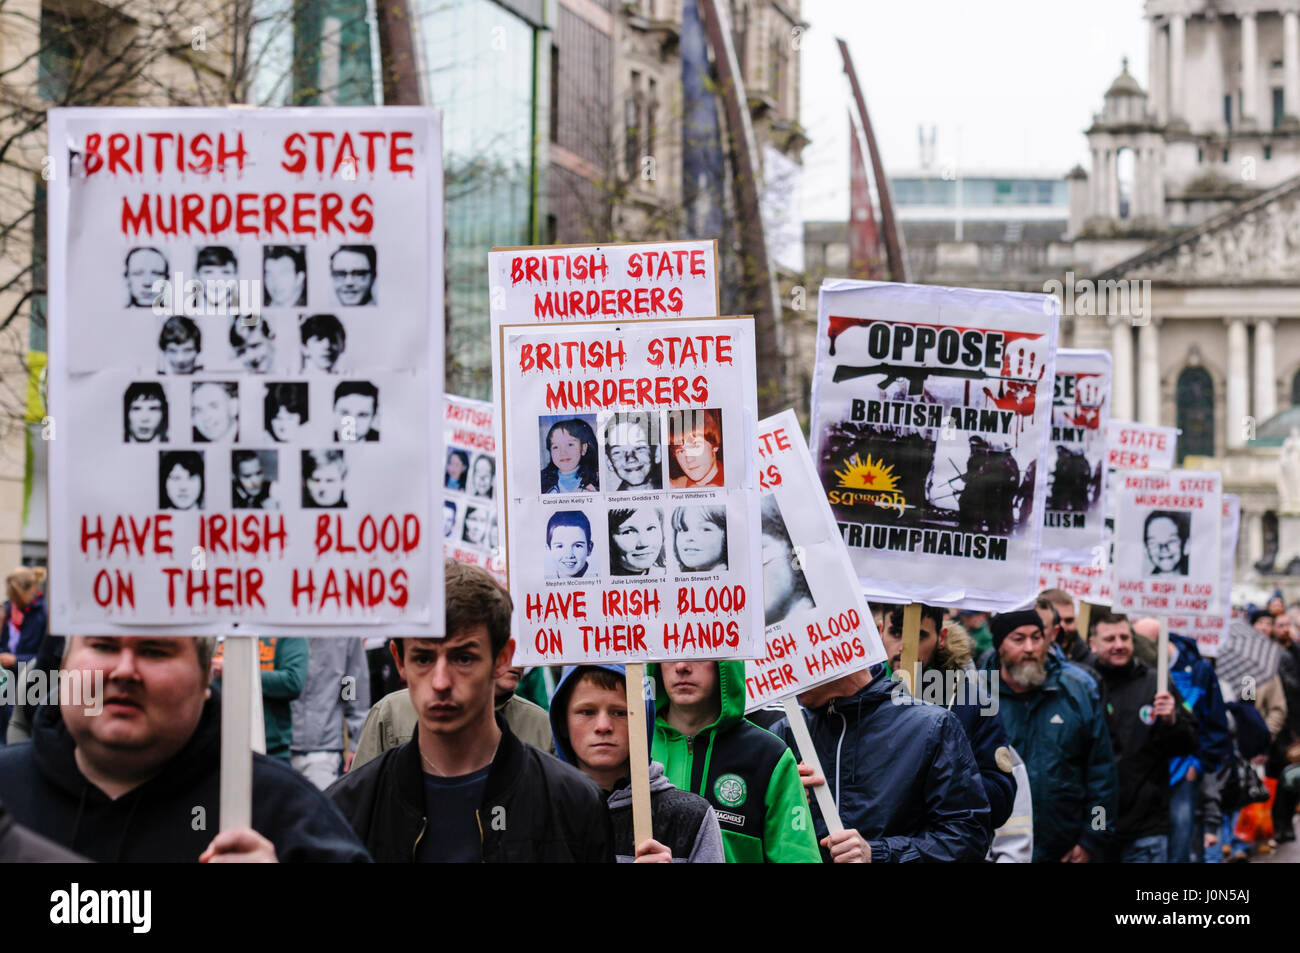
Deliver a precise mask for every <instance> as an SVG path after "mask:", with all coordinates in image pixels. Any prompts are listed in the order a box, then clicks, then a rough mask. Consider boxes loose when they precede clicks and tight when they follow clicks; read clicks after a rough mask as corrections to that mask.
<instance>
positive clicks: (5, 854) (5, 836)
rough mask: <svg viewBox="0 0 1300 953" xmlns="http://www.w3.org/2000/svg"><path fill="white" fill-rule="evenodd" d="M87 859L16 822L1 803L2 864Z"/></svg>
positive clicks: (79, 861) (0, 854) (80, 860)
mask: <svg viewBox="0 0 1300 953" xmlns="http://www.w3.org/2000/svg"><path fill="white" fill-rule="evenodd" d="M85 859H86V858H84V857H81V856H79V855H77V854H74V853H73V852H72V851H70V850H64V849H63V848H62V847H60V846H59V845H58V844H56V843H54V841H52V840H47V839H46V838H44V837H42V836H41V835H40V834H33V833H32V832H31V831H29V830H27V828H25V827H23V826H21V825H19V824H15V823H14V819H13V815H12V814H10V813H9V809H8V808H7V807H5V806H4V805H3V804H0V864H68V863H73V864H76V863H81V862H82V861H84V860H85Z"/></svg>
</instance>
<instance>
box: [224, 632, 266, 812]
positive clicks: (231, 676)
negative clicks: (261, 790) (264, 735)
mask: <svg viewBox="0 0 1300 953" xmlns="http://www.w3.org/2000/svg"><path fill="white" fill-rule="evenodd" d="M221 655H222V659H223V661H222V663H221V666H222V667H221V781H220V788H219V790H220V798H219V801H218V804H219V807H218V810H219V811H220V812H221V829H222V830H223V831H229V830H234V829H235V828H238V827H251V826H252V824H253V680H254V679H255V678H257V677H258V660H257V638H256V636H251V635H231V636H227V637H226V640H225V642H224V644H223V645H222V649H221Z"/></svg>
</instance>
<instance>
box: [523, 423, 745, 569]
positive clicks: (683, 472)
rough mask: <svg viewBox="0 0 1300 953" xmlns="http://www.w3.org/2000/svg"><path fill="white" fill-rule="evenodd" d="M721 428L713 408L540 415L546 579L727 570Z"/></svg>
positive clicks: (539, 484) (539, 462) (723, 460)
mask: <svg viewBox="0 0 1300 953" xmlns="http://www.w3.org/2000/svg"><path fill="white" fill-rule="evenodd" d="M723 427H724V421H723V414H722V411H721V410H720V409H714V408H699V409H684V410H629V411H605V412H602V413H598V414H573V415H548V416H542V417H539V418H538V420H537V440H538V479H539V483H538V489H539V492H540V493H541V500H542V504H543V506H544V507H546V509H547V512H548V516H547V519H546V523H545V534H546V538H545V541H544V543H545V550H544V551H545V553H546V571H545V577H546V579H547V581H548V583H549V582H552V581H557V582H558V581H568V580H574V579H587V578H606V579H609V580H611V581H615V580H619V579H629V580H630V579H635V578H638V577H642V578H644V577H651V578H664V577H667V576H670V575H671V576H680V577H682V578H688V579H697V580H702V579H705V578H708V577H710V576H711V575H713V574H721V573H724V572H726V571H727V564H728V558H729V555H730V553H729V549H728V545H727V522H728V513H727V495H726V492H725V489H726V480H725V465H726V461H725V459H724V454H723V439H722V435H723ZM584 497H587V498H599V501H600V502H599V503H598V504H596V503H588V504H584V502H583V500H584Z"/></svg>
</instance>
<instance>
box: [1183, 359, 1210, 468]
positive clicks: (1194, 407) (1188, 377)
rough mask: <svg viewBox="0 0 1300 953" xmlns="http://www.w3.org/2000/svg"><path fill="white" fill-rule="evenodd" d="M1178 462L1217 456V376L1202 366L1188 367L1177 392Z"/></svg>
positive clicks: (1184, 370) (1184, 369)
mask: <svg viewBox="0 0 1300 953" xmlns="http://www.w3.org/2000/svg"><path fill="white" fill-rule="evenodd" d="M1175 400H1176V403H1177V426H1178V427H1179V428H1180V429H1181V430H1182V434H1181V435H1180V436H1179V438H1178V462H1179V463H1182V462H1183V460H1185V459H1186V458H1187V457H1189V456H1206V457H1212V456H1214V380H1213V378H1211V377H1210V372H1209V371H1207V370H1206V369H1205V368H1203V367H1186V368H1183V371H1182V373H1181V374H1179V375H1178V387H1177V393H1176V398H1175Z"/></svg>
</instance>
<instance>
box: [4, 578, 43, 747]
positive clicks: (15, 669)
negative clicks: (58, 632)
mask: <svg viewBox="0 0 1300 953" xmlns="http://www.w3.org/2000/svg"><path fill="white" fill-rule="evenodd" d="M5 589H6V591H7V594H8V599H7V601H6V602H5V604H4V609H3V610H2V612H3V619H4V623H3V624H4V632H3V635H2V636H0V669H3V671H0V685H3V684H4V680H5V679H6V678H7V679H12V680H13V683H14V685H15V686H16V685H17V684H18V678H19V666H22V665H26V664H27V663H29V662H31V660H32V659H34V658H35V657H36V653H37V652H38V651H40V647H41V641H42V640H43V639H44V638H45V629H46V627H47V620H46V615H45V596H44V594H43V593H42V592H41V591H40V590H39V589H38V587H37V584H36V574H35V572H33V571H32V570H31V569H28V568H26V567H19V568H18V569H15V570H13V571H12V572H11V573H9V575H8V577H6V579H5ZM12 714H13V706H12V705H11V704H10V703H8V702H7V701H4V700H0V742H3V741H4V738H5V735H6V728H7V726H8V724H9V718H10V717H11V716H12Z"/></svg>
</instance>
